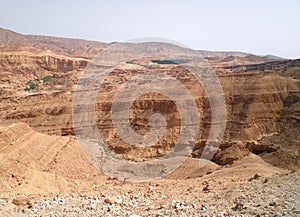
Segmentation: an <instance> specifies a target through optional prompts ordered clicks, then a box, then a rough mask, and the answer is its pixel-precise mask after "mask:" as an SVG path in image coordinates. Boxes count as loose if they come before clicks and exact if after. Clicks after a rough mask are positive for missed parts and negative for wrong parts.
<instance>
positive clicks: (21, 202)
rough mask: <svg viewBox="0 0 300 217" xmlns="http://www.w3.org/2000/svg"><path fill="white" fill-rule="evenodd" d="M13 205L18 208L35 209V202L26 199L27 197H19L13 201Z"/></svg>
mask: <svg viewBox="0 0 300 217" xmlns="http://www.w3.org/2000/svg"><path fill="white" fill-rule="evenodd" d="M12 203H13V204H15V205H16V206H26V207H27V208H32V207H33V202H32V201H31V200H30V199H29V198H27V197H25V196H18V197H16V198H14V199H13V200H12Z"/></svg>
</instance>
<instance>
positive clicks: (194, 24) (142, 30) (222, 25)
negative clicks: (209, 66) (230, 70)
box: [0, 0, 300, 58]
mask: <svg viewBox="0 0 300 217" xmlns="http://www.w3.org/2000/svg"><path fill="white" fill-rule="evenodd" d="M0 4H1V12H0V27H2V28H7V29H11V30H13V31H16V32H19V33H22V34H39V35H51V36H62V37H72V38H83V39H91V40H97V41H102V42H113V41H127V40H130V39H134V38H140V37H162V38H168V39H172V40H176V41H178V42H180V43H183V44H186V45H187V46H189V47H191V48H194V49H203V50H228V51H231V50H233V51H246V52H252V53H255V54H259V55H264V54H273V55H278V56H282V57H288V58H297V57H298V58H300V1H299V0H281V1H279V0H248V1H242V0H219V1H217V0H205V1H204V0H203V1H202V0H198V1H197V0H181V1H179V0H106V1H104V0H86V1H83V0H49V1H42V0H26V1H22V0H19V1H17V0H9V1H8V0H6V1H4V0H0Z"/></svg>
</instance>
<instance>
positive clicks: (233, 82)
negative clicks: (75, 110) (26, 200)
mask: <svg viewBox="0 0 300 217" xmlns="http://www.w3.org/2000/svg"><path fill="white" fill-rule="evenodd" d="M19 55H20V54H19ZM11 57H15V58H13V59H12V58H9V56H8V55H2V58H3V59H1V60H0V62H1V67H2V69H4V70H5V71H7V72H10V75H13V76H12V77H5V79H6V80H7V81H9V82H10V83H9V85H8V86H9V87H10V88H11V91H12V92H13V93H14V94H15V95H14V96H13V97H11V96H7V97H4V95H2V99H1V104H0V106H1V112H0V118H1V120H2V123H14V122H25V123H28V124H29V125H30V126H31V127H33V128H34V129H35V130H37V131H39V132H43V133H47V134H57V135H73V134H74V129H73V122H72V101H73V91H74V85H75V84H76V82H77V79H78V75H79V73H80V71H81V70H82V69H83V67H84V66H85V65H86V64H87V63H88V62H87V61H86V60H82V59H73V58H58V57H56V56H42V55H41V56H36V57H33V56H30V55H23V56H22V58H21V57H20V56H19V57H17V56H16V55H14V56H11ZM17 68H18V69H20V74H16V73H13V72H15V71H16V69H17ZM30 70H32V71H34V72H35V73H29V72H30ZM153 70H156V69H153ZM159 70H163V71H165V73H166V74H169V75H171V76H173V77H175V78H177V79H179V80H180V79H181V80H180V81H181V82H182V83H185V85H186V87H187V88H188V89H189V90H190V91H191V92H192V94H193V96H194V97H195V99H196V102H197V106H198V109H199V113H200V114H201V117H200V119H199V123H200V129H201V131H200V136H199V139H198V141H196V146H195V148H194V152H193V156H199V155H200V154H201V152H202V148H203V146H204V145H205V143H206V141H207V137H208V133H209V130H210V125H211V123H210V118H211V117H210V106H209V102H208V99H207V96H206V94H205V91H203V89H201V86H197V85H196V86H195V83H193V81H192V80H190V79H188V77H186V76H185V75H183V74H184V73H186V72H185V71H184V70H183V71H180V69H176V70H174V69H172V67H171V68H170V69H168V68H167V69H166V68H165V69H159ZM26 72H27V74H26ZM136 73H140V74H143V73H147V72H146V71H143V70H129V69H126V70H123V69H122V70H119V71H118V70H116V71H115V72H114V73H112V75H111V77H110V78H109V79H108V83H106V85H104V86H103V87H102V89H101V90H100V92H99V96H98V100H97V103H96V104H95V109H96V114H97V115H98V119H97V124H98V128H99V131H100V133H101V135H102V136H103V137H104V138H105V141H106V142H107V144H108V146H109V147H110V148H111V149H112V150H114V151H115V152H116V153H118V154H119V155H122V156H123V157H125V158H127V159H134V160H142V159H149V158H152V157H157V156H162V155H164V154H166V153H168V152H169V151H170V150H171V148H172V147H173V146H174V144H175V142H176V141H177V139H178V134H179V132H180V124H181V119H180V115H179V113H178V111H177V110H176V106H175V105H174V103H172V101H170V99H167V98H164V97H163V96H159V95H155V94H148V95H145V96H143V97H141V98H139V99H137V100H136V101H135V102H134V104H133V105H132V107H131V114H130V115H131V116H130V117H131V121H132V125H131V126H132V128H133V129H134V130H135V131H136V132H137V133H139V134H141V135H144V134H146V133H148V132H149V117H150V115H151V114H153V113H155V112H160V113H161V114H163V115H164V116H165V117H166V120H167V123H168V124H167V132H166V134H165V135H164V137H163V138H162V139H161V140H160V141H159V142H158V143H157V144H156V145H155V146H153V147H149V148H138V147H133V146H130V145H128V144H126V143H124V141H122V139H121V138H119V137H118V135H117V134H116V132H115V130H114V126H113V125H112V121H111V106H112V99H113V96H114V94H115V93H116V92H117V91H118V88H119V87H120V86H121V85H122V83H123V82H125V81H126V80H127V79H128V78H129V77H131V76H133V75H134V74H136ZM45 74H51V75H55V76H54V77H53V78H52V79H51V80H49V81H48V82H46V83H45V84H42V85H40V86H39V87H37V88H36V89H33V90H31V91H30V92H26V91H24V90H21V91H13V89H14V88H16V87H18V88H19V87H22V86H24V85H25V82H26V81H27V80H28V79H30V78H33V77H39V76H42V75H45ZM179 75H180V76H179ZM3 78H4V76H3ZM12 78H14V79H12ZM15 78H18V79H15ZM25 78H26V79H25ZM110 79H111V83H110ZM219 80H220V82H221V85H222V87H223V90H224V93H225V99H226V107H227V108H226V109H227V123H226V131H225V134H224V138H223V141H222V143H221V146H220V149H219V151H218V152H217V154H216V156H215V158H214V161H215V162H217V163H219V164H227V163H231V162H232V161H233V160H235V159H239V158H242V157H243V156H245V155H247V154H249V153H250V152H253V153H257V154H264V157H265V158H266V160H268V161H270V162H271V163H272V162H273V161H274V162H275V163H276V162H278V161H279V158H280V156H281V155H284V154H282V153H285V148H286V147H287V146H293V148H292V149H293V150H294V149H295V151H297V150H298V149H297V145H298V147H299V136H298V134H297V133H296V131H297V129H299V111H300V108H299V89H300V86H299V80H297V79H293V78H290V77H283V76H280V75H277V74H276V73H269V74H267V75H263V73H260V72H259V71H254V72H246V73H245V72H244V73H235V74H234V73H231V74H230V73H229V74H225V75H220V76H219ZM16 81H18V82H16ZM2 88H3V87H2ZM83 110H84V109H83ZM290 134H292V135H293V138H292V137H291V136H290ZM273 140H274V141H273ZM267 141H272V142H267ZM295 151H294V153H292V154H291V155H292V156H293V157H294V158H295V160H294V161H293V162H290V161H289V162H288V163H287V164H285V165H283V164H280V166H283V167H289V166H291V167H295V166H294V165H297V162H298V158H297V156H296V155H295V153H296V152H295ZM289 152H290V151H289ZM276 156H277V157H276Z"/></svg>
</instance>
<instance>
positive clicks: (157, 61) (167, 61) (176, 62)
mask: <svg viewBox="0 0 300 217" xmlns="http://www.w3.org/2000/svg"><path fill="white" fill-rule="evenodd" d="M188 61H189V60H188V59H170V60H151V62H153V63H157V64H182V63H186V62H188Z"/></svg>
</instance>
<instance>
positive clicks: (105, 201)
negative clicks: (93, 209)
mask: <svg viewBox="0 0 300 217" xmlns="http://www.w3.org/2000/svg"><path fill="white" fill-rule="evenodd" d="M104 203H107V204H112V202H111V200H110V199H108V198H105V199H104Z"/></svg>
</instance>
